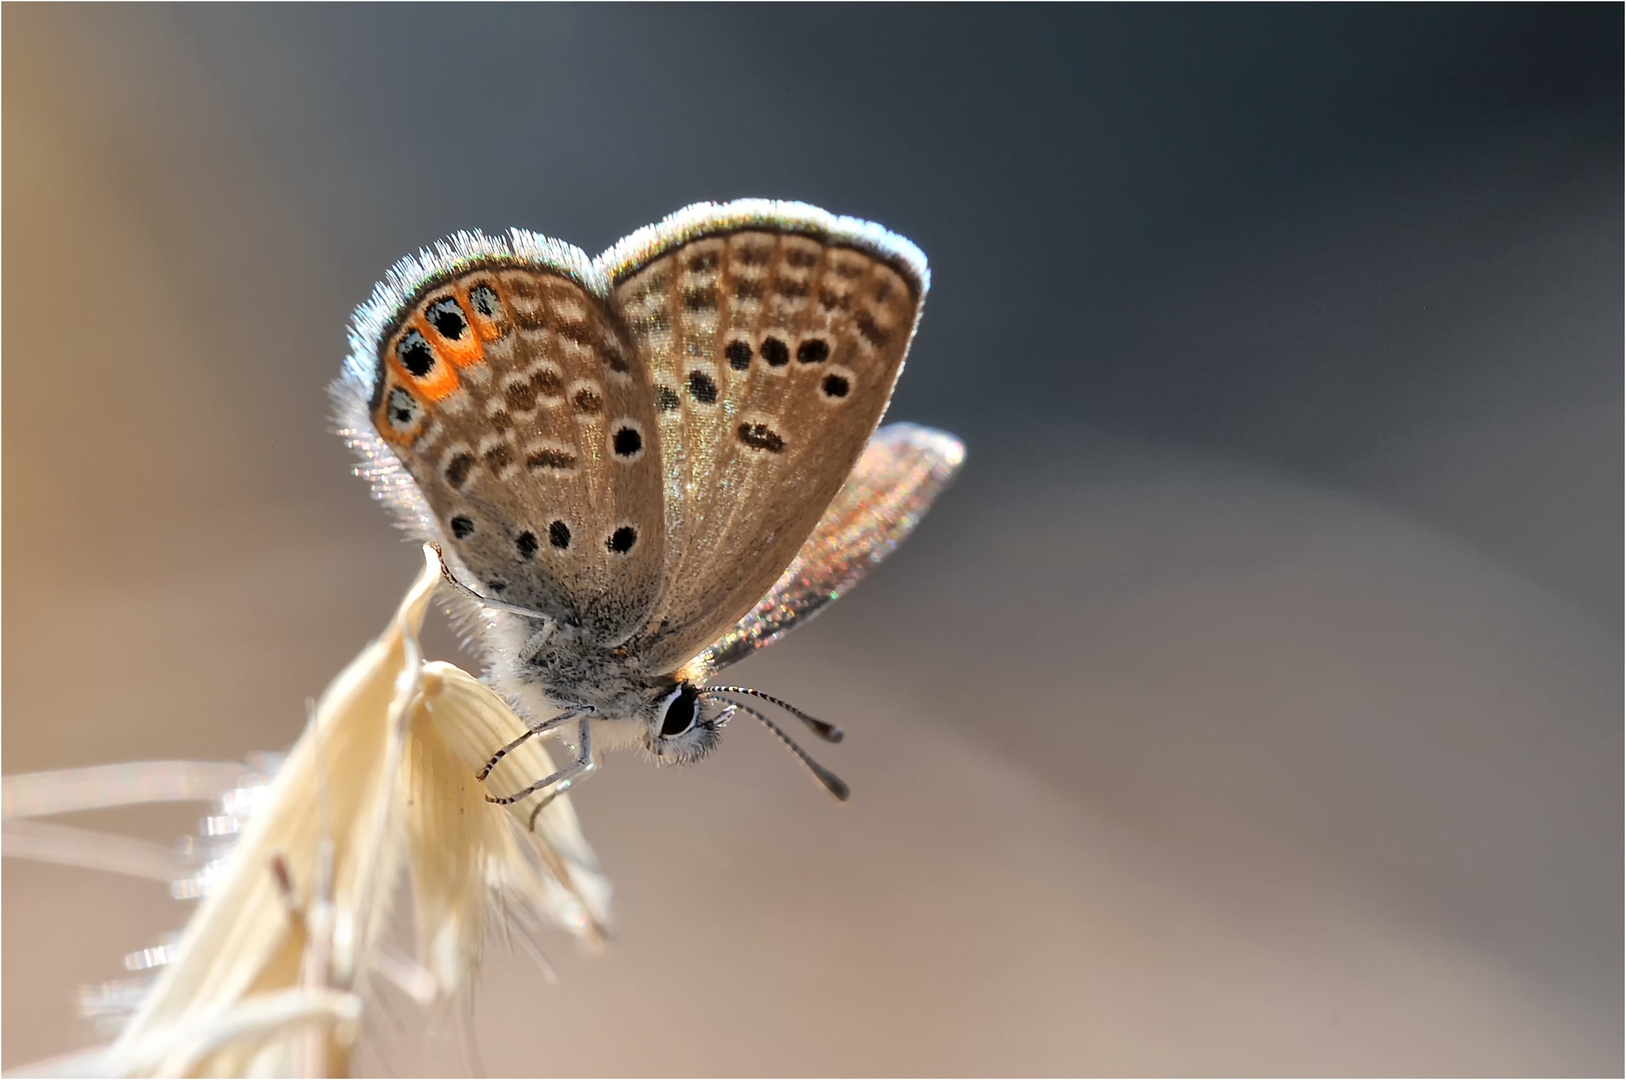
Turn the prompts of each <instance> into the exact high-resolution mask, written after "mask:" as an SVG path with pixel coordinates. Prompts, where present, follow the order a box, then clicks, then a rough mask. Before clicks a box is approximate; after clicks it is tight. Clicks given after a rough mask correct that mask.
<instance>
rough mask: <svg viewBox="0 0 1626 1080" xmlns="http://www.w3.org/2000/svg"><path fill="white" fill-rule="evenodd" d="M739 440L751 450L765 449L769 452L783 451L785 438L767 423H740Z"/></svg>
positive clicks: (777, 452)
mask: <svg viewBox="0 0 1626 1080" xmlns="http://www.w3.org/2000/svg"><path fill="white" fill-rule="evenodd" d="M739 437H740V442H742V443H744V444H745V445H746V446H749V447H750V448H751V449H753V450H766V451H768V453H770V454H779V453H783V452H784V449H785V440H784V439H783V438H782V437H781V436H780V434H779V432H777V431H775V430H774V429H773V428H771V427H769V426H768V425H767V424H741V425H740V429H739Z"/></svg>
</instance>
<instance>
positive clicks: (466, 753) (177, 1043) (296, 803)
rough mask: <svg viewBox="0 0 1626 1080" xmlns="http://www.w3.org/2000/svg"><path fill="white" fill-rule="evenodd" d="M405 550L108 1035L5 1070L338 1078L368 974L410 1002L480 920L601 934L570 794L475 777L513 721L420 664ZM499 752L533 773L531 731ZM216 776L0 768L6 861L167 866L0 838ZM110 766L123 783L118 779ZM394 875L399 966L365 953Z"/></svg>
mask: <svg viewBox="0 0 1626 1080" xmlns="http://www.w3.org/2000/svg"><path fill="white" fill-rule="evenodd" d="M424 554H425V564H424V569H423V572H422V573H421V574H420V575H419V576H418V579H417V580H416V581H415V582H414V584H413V586H412V588H411V590H410V591H409V592H408V593H407V595H406V597H405V599H404V600H403V601H402V603H401V606H400V609H399V610H398V612H397V613H396V617H395V618H394V620H392V622H391V623H390V625H389V627H388V628H387V629H386V631H385V632H384V634H383V635H382V636H381V637H379V638H378V639H377V640H376V641H374V642H373V643H372V644H370V645H369V646H368V647H367V648H366V649H365V650H364V651H363V652H362V654H361V655H360V656H358V657H357V658H356V659H355V660H354V661H353V662H352V663H351V664H350V665H349V666H348V667H347V668H346V669H345V670H344V671H343V672H342V673H341V674H340V675H339V676H338V678H336V679H335V680H334V681H333V683H332V684H331V685H330V686H329V687H328V689H327V691H326V692H325V693H324V694H323V695H322V697H321V699H320V701H319V702H318V703H317V704H316V707H315V709H314V715H313V717H312V721H311V723H310V725H309V727H308V729H307V730H306V732H305V733H304V735H303V736H301V738H300V740H299V742H298V743H297V744H296V745H295V746H294V748H293V750H292V751H291V752H290V753H289V754H288V756H287V758H286V760H285V761H284V763H283V764H282V766H281V768H280V769H278V771H277V773H276V776H275V778H274V779H272V780H271V781H270V784H269V787H268V788H266V789H265V791H264V794H263V796H262V798H261V802H260V805H259V806H258V807H257V808H256V811H255V812H254V814H253V816H252V817H251V818H250V819H249V821H248V824H247V826H246V828H245V829H244V831H243V833H242V835H241V836H240V838H239V839H238V840H237V842H236V843H235V844H234V845H233V846H232V848H231V850H230V853H229V854H228V855H227V856H226V859H225V861H224V865H222V866H221V867H220V868H219V870H218V872H217V873H215V874H214V875H213V876H212V881H211V884H210V887H209V888H208V890H207V895H206V896H205V897H204V899H203V902H202V906H201V907H200V908H199V909H198V911H197V912H196V913H195V914H194V915H193V917H192V919H191V920H190V922H189V923H188V925H187V927H186V930H185V931H184V933H183V934H182V935H181V937H180V939H179V941H178V943H177V945H176V946H175V947H174V949H173V958H172V959H170V960H169V962H168V963H167V964H165V965H164V966H163V967H162V969H161V974H160V975H159V977H158V979H157V982H156V984H155V985H154V986H153V987H152V988H151V989H150V991H148V992H147V993H146V994H145V997H144V1000H143V1001H142V1002H141V1005H140V1007H139V1010H138V1011H137V1012H136V1014H135V1016H134V1017H133V1018H132V1019H131V1021H130V1022H129V1024H128V1025H127V1026H126V1027H125V1029H124V1031H123V1033H122V1034H121V1035H120V1036H119V1038H118V1039H117V1040H116V1041H115V1042H113V1043H112V1044H111V1045H109V1046H105V1047H98V1048H94V1049H92V1050H88V1051H84V1052H81V1053H78V1054H73V1055H69V1056H67V1057H64V1058H60V1059H55V1060H53V1061H50V1062H41V1063H38V1064H37V1066H33V1067H25V1068H24V1069H23V1070H20V1071H22V1072H26V1073H29V1074H34V1075H39V1074H55V1075H145V1074H151V1075H182V1074H194V1073H199V1074H212V1075H249V1074H258V1075H327V1074H330V1073H331V1074H336V1075H344V1074H347V1073H348V1072H349V1071H350V1065H351V1061H352V1055H353V1053H354V1050H355V1044H356V1037H357V1034H358V1032H359V1025H360V1022H361V1018H362V1012H363V1008H364V1004H365V1002H366V1000H367V998H368V995H369V990H370V987H371V984H373V983H374V981H376V980H377V979H379V978H380V977H393V978H394V981H396V982H398V983H399V982H405V983H407V984H408V985H409V988H411V989H415V990H416V992H417V994H418V995H419V996H421V997H423V996H427V997H442V996H448V995H452V994H456V993H458V992H460V991H462V990H464V989H466V988H467V987H468V986H469V983H470V980H471V979H472V978H473V975H474V973H475V971H476V969H477V967H478V963H479V958H480V952H481V948H482V946H483V943H484V941H485V938H486V934H487V929H488V927H487V922H488V919H489V917H490V914H491V913H492V912H493V911H499V910H500V911H502V912H504V913H505V914H506V915H507V917H508V918H509V919H510V920H513V921H515V922H517V923H518V924H519V925H518V926H517V927H514V928H513V929H517V930H518V931H519V932H520V933H521V934H525V933H528V932H529V931H530V929H531V928H533V927H538V926H540V925H542V924H545V923H551V924H555V925H560V926H563V927H565V928H566V929H568V930H569V931H570V932H572V933H573V934H575V935H576V936H577V937H578V938H580V939H582V940H584V941H586V942H589V943H597V942H599V941H601V940H602V939H603V935H604V933H605V931H606V928H607V925H608V921H609V910H608V900H609V885H608V882H607V881H606V879H605V878H604V877H603V875H602V873H601V872H600V871H599V869H598V865H597V862H596V860H595V859H594V857H593V853H592V850H591V848H589V847H588V845H587V843H586V841H585V839H584V838H583V836H582V833H581V830H580V827H579V826H578V824H577V821H576V817H575V813H574V811H573V810H572V808H571V806H570V802H569V800H568V798H563V797H560V798H554V799H552V800H551V801H550V802H549V803H548V805H547V807H546V808H545V809H543V810H542V811H541V812H540V813H539V814H536V815H534V818H535V820H534V822H533V821H532V817H533V815H532V807H530V806H529V805H523V804H516V805H513V806H509V807H506V808H502V807H497V806H495V805H493V804H491V803H489V802H487V801H486V800H485V799H484V798H483V795H482V793H481V789H480V786H479V784H478V782H477V781H475V780H474V771H475V770H476V769H477V768H478V767H479V765H480V764H482V763H483V761H484V759H485V757H486V755H487V753H488V748H489V747H490V746H491V745H493V744H494V743H498V742H503V741H508V740H510V739H512V738H514V737H515V735H516V734H518V733H519V732H521V731H523V730H525V725H524V724H523V723H522V722H521V721H520V720H519V718H518V717H516V716H515V715H514V714H513V712H512V711H511V710H510V709H509V708H508V707H507V706H506V705H505V704H504V703H503V702H502V700H501V699H500V698H498V697H497V696H496V695H495V694H493V693H492V692H491V691H490V690H489V689H488V688H486V687H485V686H484V685H483V684H482V683H480V682H479V680H477V679H475V678H474V677H473V676H471V675H469V674H468V673H466V672H464V671H462V670H461V669H459V668H457V667H455V666H453V665H451V664H446V663H435V662H431V663H425V662H424V660H423V658H422V654H421V650H420V649H419V646H418V640H417V639H418V633H419V629H420V627H421V626H422V623H423V618H424V614H425V612H426V611H427V609H428V607H429V604H430V601H431V599H432V597H433V595H434V592H435V589H436V587H437V585H438V584H439V583H440V578H441V566H440V562H439V559H438V558H437V556H436V555H435V553H434V552H433V550H432V549H429V548H427V547H426V548H425V552H424ZM514 759H515V760H514V767H518V768H521V769H527V770H538V769H540V770H543V771H547V770H548V769H550V768H551V762H550V760H549V758H548V754H547V751H546V750H545V749H544V747H543V745H542V743H541V741H540V740H530V741H529V742H528V743H527V744H526V745H525V746H523V747H521V748H519V749H517V750H516V751H515V754H514ZM232 768H233V767H232V766H212V767H211V766H208V765H199V764H197V763H190V764H188V765H187V766H186V767H172V768H163V767H148V768H145V769H143V768H142V767H140V766H137V767H135V768H134V770H125V771H124V772H123V773H122V774H121V773H118V772H110V771H107V770H101V771H98V772H92V773H91V775H88V776H80V777H77V778H74V777H55V778H50V779H49V780H47V781H46V782H39V781H34V782H30V780H29V778H8V780H7V785H6V795H7V798H6V817H7V853H8V854H22V853H28V854H33V855H35V857H45V858H52V859H53V860H54V861H59V862H64V861H65V862H71V863H75V864H78V865H92V866H95V865H100V866H102V867H103V868H106V869H117V870H124V871H126V872H129V871H131V870H135V871H136V872H142V871H143V870H148V871H151V873H149V875H148V876H161V875H162V874H163V873H164V872H165V870H166V868H165V867H164V866H162V865H159V864H156V863H155V864H153V865H150V866H143V865H141V864H139V863H138V861H137V860H136V859H135V858H134V856H135V855H136V854H140V853H143V852H144V853H145V854H148V855H151V854H152V852H153V851H160V852H161V851H163V849H161V848H156V846H155V845H146V846H145V847H143V846H142V845H139V844H138V843H137V842H134V841H124V842H123V845H124V846H121V845H120V842H119V841H118V840H117V839H115V838H107V839H108V841H109V842H110V844H111V846H112V849H113V850H115V851H116V852H117V853H118V855H117V856H116V857H115V858H114V859H113V860H108V859H106V858H103V857H102V856H103V855H105V852H104V851H100V850H99V849H98V847H97V845H96V844H95V843H93V842H90V839H91V838H94V837H96V836H97V835H98V834H88V833H84V832H83V830H80V831H78V832H79V833H80V834H82V835H78V837H77V840H78V842H77V843H66V844H64V845H62V846H61V847H59V848H58V849H56V850H55V851H52V850H50V849H49V847H48V845H44V844H37V845H36V847H37V848H38V850H33V851H30V852H19V851H15V850H12V845H11V836H12V832H13V829H14V827H15V826H16V825H18V824H21V825H23V826H25V828H24V829H23V830H22V832H23V833H24V834H25V835H26V834H27V833H28V829H27V828H26V826H28V825H31V824H34V823H33V822H31V821H30V820H29V819H31V818H33V817H36V816H39V815H40V814H42V813H46V812H52V811H60V810H64V809H74V808H85V807H87V806H90V805H96V804H97V803H98V802H100V803H106V802H108V801H115V802H117V801H125V802H128V801H134V800H137V799H140V798H143V797H153V798H185V797H189V796H191V797H196V796H198V795H203V794H205V793H206V792H210V791H211V789H217V788H219V787H220V786H221V785H222V784H224V783H228V782H230V780H231V777H229V776H228V775H227V774H228V773H229V772H230V771H231V770H232ZM239 770H240V767H239ZM240 771H241V770H240ZM121 776H122V777H123V778H124V781H125V782H124V783H123V786H124V787H125V788H127V789H128V788H131V787H133V788H134V790H123V791H121V790H119V788H120V783H121V781H120V777H121ZM131 777H135V778H136V780H135V781H134V783H133V784H132V783H131V782H130V778H131ZM76 780H77V781H79V782H77V783H76V782H75V781H76ZM98 784H99V785H102V786H101V788H100V790H101V796H100V797H98V794H97V785H98ZM46 838H47V839H49V835H47V837H46ZM59 839H61V838H60V837H59ZM148 848H150V849H152V850H147V849H148ZM177 868H178V867H174V866H171V867H168V869H177ZM403 872H405V874H406V876H407V877H408V879H409V881H410V891H411V894H412V899H413V913H414V920H415V923H416V925H417V927H418V932H417V938H418V940H417V952H418V959H417V961H416V963H413V962H411V961H405V962H403V960H402V959H399V958H394V957H392V956H391V955H390V954H389V953H387V952H385V951H384V946H385V941H384V933H385V929H386V924H387V922H388V919H389V916H390V911H391V904H392V900H393V898H394V895H395V893H396V891H397V884H398V881H399V878H400V876H401V874H402V873H403ZM503 929H509V928H508V927H504V928H503ZM403 973H404V977H403ZM414 979H416V980H417V982H418V983H419V985H418V986H416V987H411V986H410V984H411V981H412V980H414Z"/></svg>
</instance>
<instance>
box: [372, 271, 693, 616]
mask: <svg viewBox="0 0 1626 1080" xmlns="http://www.w3.org/2000/svg"><path fill="white" fill-rule="evenodd" d="M576 254H577V255H578V256H579V253H576ZM471 261H473V262H474V263H475V265H473V266H468V265H462V266H457V267H455V268H453V269H450V270H447V271H446V272H443V273H440V274H437V275H433V276H431V277H430V278H429V279H428V280H427V281H426V282H424V283H423V284H422V285H421V286H420V287H418V288H417V289H416V290H415V291H414V293H413V294H412V295H411V296H410V297H409V298H407V300H406V302H405V303H403V304H402V305H401V306H400V307H399V308H398V310H397V311H396V313H395V315H394V317H393V318H392V319H391V323H390V324H389V325H387V326H385V327H384V328H383V331H382V333H381V335H380V338H379V342H378V352H377V368H376V375H375V381H374V384H373V392H372V400H371V403H370V419H371V421H372V426H373V427H374V429H375V430H376V431H377V433H378V435H379V436H380V437H381V438H382V439H383V440H384V441H385V442H386V443H387V444H388V445H389V446H390V448H391V449H392V450H393V451H394V454H395V457H396V458H398V459H399V460H400V462H401V464H402V466H404V468H405V469H406V470H407V472H408V473H410V475H411V477H412V479H413V480H414V481H415V483H416V486H417V488H418V490H419V491H420V492H421V493H422V496H423V498H424V500H425V501H426V502H427V504H428V510H429V512H430V513H431V514H432V516H433V520H434V523H435V525H436V526H438V531H439V533H440V534H441V536H442V539H443V541H444V542H445V543H446V545H447V546H448V548H449V550H450V552H451V553H452V554H453V555H454V556H455V558H456V561H457V563H459V564H461V568H462V569H464V570H466V571H467V573H468V574H469V575H470V576H471V577H472V578H473V582H472V583H473V584H474V585H476V586H477V587H480V588H483V589H485V590H487V591H489V592H490V593H491V594H493V595H495V596H499V597H501V598H502V599H504V600H506V601H509V602H511V603H515V604H519V605H521V606H523V607H527V608H531V609H533V610H536V611H540V612H543V613H545V614H548V615H551V616H554V617H555V618H559V619H563V620H566V621H569V622H571V623H574V624H576V625H578V626H582V627H584V628H586V629H587V630H588V632H589V634H590V635H591V636H592V637H593V638H595V639H597V640H599V641H606V642H612V643H615V642H619V641H621V640H624V639H626V638H627V637H629V636H630V635H631V634H633V633H635V632H637V631H638V630H640V629H642V628H643V627H644V626H645V625H646V624H647V622H648V618H649V612H650V610H651V608H652V605H653V603H654V601H655V598H656V596H657V593H658V585H659V577H660V573H661V567H662V565H663V552H662V544H663V532H664V524H663V520H662V515H661V510H660V506H661V478H660V469H659V452H658V448H657V447H656V446H655V445H654V439H655V431H656V422H655V414H654V405H653V402H652V401H651V400H650V397H649V392H648V385H649V379H648V373H647V371H646V370H645V369H644V368H643V366H642V363H641V361H640V359H639V357H638V353H637V350H636V349H635V348H634V347H633V346H632V344H631V342H630V341H629V340H628V339H627V337H626V334H625V329H624V327H623V326H622V324H621V322H620V320H619V319H618V318H617V317H616V316H615V315H614V314H613V312H612V311H611V310H610V309H609V308H608V306H607V305H606V304H605V302H604V301H603V300H601V299H600V298H599V297H597V296H595V295H593V294H592V293H591V292H590V291H588V289H586V288H584V286H583V284H582V283H581V281H579V280H577V279H576V277H574V276H572V274H571V273H569V272H567V270H566V269H565V268H562V267H550V266H546V265H537V262H536V260H525V259H521V258H519V257H518V256H517V255H504V254H502V253H500V252H499V253H498V254H496V255H494V256H491V257H486V258H480V259H476V260H471ZM576 261H577V262H578V263H579V264H580V265H581V266H583V267H587V266H588V265H589V264H588V263H587V260H586V258H585V257H579V258H578V259H577V260H576ZM583 276H590V275H589V274H584V275H583Z"/></svg>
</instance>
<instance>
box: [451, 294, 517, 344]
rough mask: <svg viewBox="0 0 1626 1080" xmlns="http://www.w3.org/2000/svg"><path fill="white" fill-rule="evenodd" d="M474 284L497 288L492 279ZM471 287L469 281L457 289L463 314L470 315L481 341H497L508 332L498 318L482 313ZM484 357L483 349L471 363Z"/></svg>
mask: <svg viewBox="0 0 1626 1080" xmlns="http://www.w3.org/2000/svg"><path fill="white" fill-rule="evenodd" d="M474 284H476V285H479V284H483V285H485V287H486V288H488V289H491V290H492V291H493V292H495V291H496V288H497V286H496V284H495V282H491V281H477V282H475V283H474ZM469 288H470V285H469V283H468V282H464V283H463V284H461V285H459V286H457V289H456V293H457V302H458V303H459V304H460V305H462V307H463V314H464V315H466V316H468V318H469V321H470V325H472V326H473V327H474V332H475V334H476V335H477V336H478V338H479V339H480V340H481V341H496V340H497V339H498V338H500V337H502V336H503V334H504V333H506V332H507V331H506V328H505V327H504V326H503V325H502V323H501V322H500V321H498V320H496V319H488V318H486V317H485V316H484V315H481V314H480V312H479V311H478V310H477V309H476V308H475V306H474V301H473V299H471V298H470V296H469ZM484 359H485V353H484V352H483V351H482V352H481V354H480V356H479V357H478V358H477V360H474V361H470V363H476V362H478V360H484Z"/></svg>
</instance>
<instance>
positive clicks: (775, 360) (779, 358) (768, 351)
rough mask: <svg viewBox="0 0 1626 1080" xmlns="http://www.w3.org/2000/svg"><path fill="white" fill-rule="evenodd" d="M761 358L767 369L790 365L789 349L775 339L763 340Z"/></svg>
mask: <svg viewBox="0 0 1626 1080" xmlns="http://www.w3.org/2000/svg"><path fill="white" fill-rule="evenodd" d="M762 358H763V359H764V360H766V361H768V366H769V367H784V366H785V365H786V364H788V363H790V348H789V346H787V345H786V344H785V343H784V342H783V341H780V340H779V339H778V338H776V337H771V338H763V339H762Z"/></svg>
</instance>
